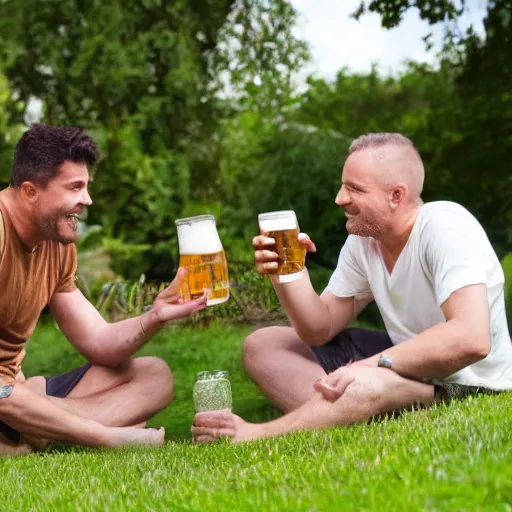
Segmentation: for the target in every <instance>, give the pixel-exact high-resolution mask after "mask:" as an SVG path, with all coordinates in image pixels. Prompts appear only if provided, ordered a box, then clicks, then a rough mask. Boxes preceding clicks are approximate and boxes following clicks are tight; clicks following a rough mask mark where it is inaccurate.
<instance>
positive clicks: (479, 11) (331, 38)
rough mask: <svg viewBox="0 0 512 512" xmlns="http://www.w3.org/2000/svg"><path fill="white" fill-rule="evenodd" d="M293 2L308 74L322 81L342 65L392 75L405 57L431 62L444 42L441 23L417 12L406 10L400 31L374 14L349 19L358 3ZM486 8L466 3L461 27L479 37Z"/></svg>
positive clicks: (475, 0)
mask: <svg viewBox="0 0 512 512" xmlns="http://www.w3.org/2000/svg"><path fill="white" fill-rule="evenodd" d="M291 2H292V4H293V5H294V7H295V8H296V9H297V11H298V12H299V15H300V17H299V23H298V26H297V27H296V29H295V33H296V35H297V36H298V37H300V38H301V39H304V40H306V41H307V42H308V43H309V44H310V49H311V53H312V57H313V59H312V60H313V61H312V63H311V64H310V65H309V67H308V69H307V72H309V73H315V74H317V75H320V76H322V77H325V78H333V77H334V76H335V75H336V73H337V72H338V71H339V70H340V69H341V68H342V67H347V68H348V69H349V70H350V71H353V72H366V71H369V70H370V69H371V66H372V64H374V63H375V64H377V67H378V69H379V70H380V71H381V72H383V73H390V72H391V73H396V72H397V71H399V70H400V69H401V68H402V67H403V63H404V61H405V60H406V59H411V60H416V61H422V62H434V61H435V52H436V50H438V49H439V47H440V42H441V40H442V35H443V25H442V24H437V25H436V26H433V27H432V26H429V25H428V23H427V22H425V21H423V20H421V19H420V17H419V14H418V11H417V10H413V9H409V10H408V11H407V13H406V15H405V16H404V19H403V21H402V22H401V23H400V25H399V26H398V27H396V28H394V29H391V30H386V29H383V28H382V27H381V24H380V17H379V16H378V15H377V14H365V15H364V16H363V17H362V18H361V19H360V21H356V20H354V19H353V18H351V17H350V14H351V13H353V12H354V11H355V10H356V8H357V6H358V5H359V3H360V0H291ZM485 5H486V1H485V0H466V7H467V12H466V13H465V14H464V15H463V16H462V18H461V19H460V20H459V26H460V27H461V28H463V29H465V28H467V27H468V26H469V25H470V24H473V26H474V27H475V28H476V30H477V31H478V32H480V33H483V25H482V17H483V15H484V14H485ZM430 32H432V33H433V38H432V40H433V42H434V43H435V47H434V49H433V50H431V51H430V52H426V50H425V43H424V42H423V40H422V38H423V37H424V36H425V35H427V34H428V33H430ZM305 71H306V70H305Z"/></svg>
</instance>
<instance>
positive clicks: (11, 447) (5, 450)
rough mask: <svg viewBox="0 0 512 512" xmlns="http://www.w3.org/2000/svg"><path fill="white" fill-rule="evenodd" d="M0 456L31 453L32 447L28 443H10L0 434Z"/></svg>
mask: <svg viewBox="0 0 512 512" xmlns="http://www.w3.org/2000/svg"><path fill="white" fill-rule="evenodd" d="M0 438H1V439H0V457H9V456H11V455H26V454H27V453H32V452H33V449H32V447H31V446H30V445H29V444H28V443H24V442H20V443H18V444H15V443H11V442H10V441H9V440H7V439H6V438H5V437H4V436H3V435H1V434H0Z"/></svg>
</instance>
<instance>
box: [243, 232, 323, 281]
mask: <svg viewBox="0 0 512 512" xmlns="http://www.w3.org/2000/svg"><path fill="white" fill-rule="evenodd" d="M267 235H268V233H261V234H260V235H258V236H255V237H254V238H253V240H252V246H253V247H254V261H255V262H256V270H257V271H258V273H259V274H260V275H262V276H265V275H269V274H276V273H277V271H278V268H279V254H277V252H275V251H274V249H275V243H276V241H275V240H274V239H273V238H270V237H269V236H267ZM299 245H300V247H301V249H306V251H308V252H316V246H315V244H314V243H313V242H312V240H311V238H309V236H308V235H306V233H299Z"/></svg>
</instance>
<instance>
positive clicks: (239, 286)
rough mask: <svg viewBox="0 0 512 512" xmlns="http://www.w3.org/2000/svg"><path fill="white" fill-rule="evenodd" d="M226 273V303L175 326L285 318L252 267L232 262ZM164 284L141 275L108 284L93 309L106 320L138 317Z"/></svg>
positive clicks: (270, 290) (266, 283)
mask: <svg viewBox="0 0 512 512" xmlns="http://www.w3.org/2000/svg"><path fill="white" fill-rule="evenodd" d="M229 271H230V299H229V300H228V301H227V302H226V303H224V304H220V305H217V306H214V307H208V308H206V309H205V310H203V311H201V312H200V313H198V314H196V315H193V316H192V317H190V318H187V319H183V320H180V321H177V322H175V323H176V324H177V325H180V326H196V327H204V326H207V325H209V324H210V323H211V322H212V321H214V320H227V321H228V323H252V324H259V323H266V322H271V321H283V320H284V319H285V316H284V313H283V311H282V309H281V306H280V304H279V302H278V300H277V298H276V295H275V293H274V289H273V287H272V284H271V283H270V280H269V279H265V278H262V277H261V276H260V275H259V274H258V273H257V272H256V270H254V268H253V265H248V264H245V263H232V264H230V266H229ZM168 284H169V283H168V282H157V281H147V280H146V276H145V275H144V274H142V275H141V276H140V278H139V280H138V281H135V282H126V281H120V280H118V281H114V282H109V283H106V284H105V285H104V286H103V288H102V290H101V293H100V295H99V298H98V301H97V303H96V308H97V309H98V311H99V312H100V313H101V315H102V316H103V317H104V318H105V319H107V320H109V321H118V320H122V319H124V318H128V317H130V316H135V315H140V314H141V313H142V312H144V311H147V310H148V309H149V308H150V307H151V305H152V303H153V301H154V300H155V298H156V296H157V295H158V293H159V292H160V291H162V290H163V289H164V288H165V287H166V286H167V285H168Z"/></svg>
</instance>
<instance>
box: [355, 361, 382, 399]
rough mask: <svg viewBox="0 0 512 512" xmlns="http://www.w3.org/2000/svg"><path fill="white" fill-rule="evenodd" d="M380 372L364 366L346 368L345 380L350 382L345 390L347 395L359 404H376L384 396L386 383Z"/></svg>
mask: <svg viewBox="0 0 512 512" xmlns="http://www.w3.org/2000/svg"><path fill="white" fill-rule="evenodd" d="M379 374H380V372H376V371H375V369H374V368H370V367H364V366H351V367H348V368H347V375H346V378H347V379H348V381H349V382H350V383H349V384H348V386H347V388H346V390H345V393H346V394H347V395H352V397H353V398H354V399H356V400H358V401H361V403H372V404H373V403H378V402H381V401H382V400H383V398H384V397H385V395H386V387H387V386H386V382H384V380H383V379H382V377H381V375H379Z"/></svg>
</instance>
